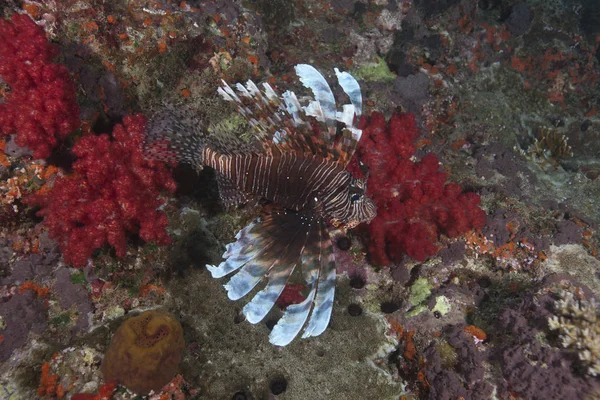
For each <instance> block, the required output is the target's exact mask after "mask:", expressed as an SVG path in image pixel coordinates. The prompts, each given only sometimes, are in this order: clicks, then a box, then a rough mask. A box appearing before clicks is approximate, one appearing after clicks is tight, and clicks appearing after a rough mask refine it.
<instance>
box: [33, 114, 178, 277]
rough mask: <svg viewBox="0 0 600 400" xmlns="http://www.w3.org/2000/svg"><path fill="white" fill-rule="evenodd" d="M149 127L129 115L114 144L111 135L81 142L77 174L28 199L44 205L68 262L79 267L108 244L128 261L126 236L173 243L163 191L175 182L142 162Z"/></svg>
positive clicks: (157, 165)
mask: <svg viewBox="0 0 600 400" xmlns="http://www.w3.org/2000/svg"><path fill="white" fill-rule="evenodd" d="M145 122H146V119H145V117H144V116H143V115H136V116H133V117H131V116H127V117H125V118H124V120H123V125H116V126H115V128H114V130H113V135H112V139H111V137H110V136H108V135H106V134H104V135H100V136H87V137H84V138H82V139H81V140H79V142H77V144H76V145H75V146H74V147H73V153H74V154H75V155H76V156H77V157H78V160H77V161H76V162H75V163H74V165H73V169H74V170H75V173H74V174H73V175H70V176H66V177H61V178H59V179H57V181H56V182H55V184H54V187H53V188H52V190H51V191H50V192H48V193H45V194H40V195H34V196H32V197H31V198H29V199H28V202H29V203H30V204H39V205H41V206H42V209H41V210H40V211H39V212H38V215H40V216H43V217H45V219H44V224H45V225H46V226H47V227H48V230H49V231H50V235H51V236H52V237H53V238H54V239H56V240H57V241H58V243H59V244H60V246H61V250H62V252H63V255H64V257H65V261H67V262H69V263H72V264H73V265H74V266H76V267H81V266H83V265H85V263H86V262H87V259H88V258H89V257H90V255H91V254H92V252H93V251H94V249H98V248H100V247H102V246H103V245H104V244H105V243H108V244H109V245H111V246H112V247H114V248H115V250H116V254H117V256H119V257H123V256H124V255H125V252H126V245H127V239H126V234H127V232H137V233H139V235H140V237H141V238H142V239H143V240H145V241H147V242H150V241H152V242H155V243H157V244H159V245H166V244H169V243H170V238H169V236H168V235H167V233H166V230H165V228H166V227H167V225H168V221H167V217H166V216H165V214H164V213H163V212H161V211H158V208H159V207H160V205H161V204H162V203H161V201H160V200H159V199H158V195H159V193H160V191H161V190H163V189H164V190H167V191H169V192H174V191H175V182H174V181H173V179H172V177H171V173H170V172H169V170H168V169H167V168H166V166H165V165H164V164H163V163H162V162H160V161H150V160H146V159H145V158H144V157H143V155H142V150H141V142H142V140H143V132H144V129H145Z"/></svg>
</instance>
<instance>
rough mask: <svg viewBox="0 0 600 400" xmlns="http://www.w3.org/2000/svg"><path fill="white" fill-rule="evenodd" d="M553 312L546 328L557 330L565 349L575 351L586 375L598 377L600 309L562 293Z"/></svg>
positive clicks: (595, 305) (592, 301) (599, 369)
mask: <svg viewBox="0 0 600 400" xmlns="http://www.w3.org/2000/svg"><path fill="white" fill-rule="evenodd" d="M556 313H557V315H553V316H552V317H550V318H549V319H548V326H549V328H550V329H551V330H555V331H558V333H559V335H560V340H561V344H562V346H563V347H564V348H566V349H573V350H575V351H576V352H577V355H578V357H579V360H580V361H581V363H582V365H583V366H584V367H585V368H586V371H587V373H588V374H590V375H592V376H597V375H598V374H600V308H598V304H597V303H596V300H595V299H591V300H589V301H588V300H585V299H576V298H575V295H573V293H571V292H569V291H566V290H563V291H562V292H561V293H560V299H559V300H558V301H557V302H556Z"/></svg>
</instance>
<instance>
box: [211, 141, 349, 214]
mask: <svg viewBox="0 0 600 400" xmlns="http://www.w3.org/2000/svg"><path fill="white" fill-rule="evenodd" d="M273 153H274V154H272V155H264V154H233V155H221V154H219V153H217V152H215V151H213V150H212V149H211V148H209V147H206V148H205V149H204V157H203V159H204V165H206V166H209V167H211V168H214V169H215V170H216V171H217V173H218V174H222V175H223V176H224V177H226V178H228V179H230V180H231V181H232V182H233V183H234V185H235V187H236V189H237V190H239V191H242V192H244V193H246V194H249V195H254V196H258V197H261V198H264V199H267V200H269V201H272V202H273V203H276V204H278V205H280V206H282V207H285V208H288V209H291V210H294V211H300V210H302V209H304V208H305V207H306V206H307V205H309V204H311V205H315V204H314V200H317V202H318V203H321V204H322V205H323V213H324V216H326V217H330V218H333V219H338V220H344V219H346V218H345V217H349V216H350V215H351V212H350V204H351V202H350V200H349V199H347V198H346V197H347V196H346V194H347V193H348V187H349V185H350V183H351V180H352V177H351V175H350V174H349V173H348V172H347V171H346V169H345V168H344V166H342V165H340V164H339V163H337V162H335V161H331V160H328V159H325V158H323V157H321V156H318V155H314V154H303V153H300V152H279V151H274V152H273Z"/></svg>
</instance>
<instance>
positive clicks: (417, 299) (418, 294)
mask: <svg viewBox="0 0 600 400" xmlns="http://www.w3.org/2000/svg"><path fill="white" fill-rule="evenodd" d="M431 288H432V286H431V285H430V284H429V282H428V281H427V279H426V278H419V279H417V280H416V281H415V283H414V284H413V285H412V286H411V287H410V295H409V297H408V301H410V303H411V304H412V305H413V306H416V305H418V304H421V303H422V302H423V301H425V300H426V299H427V298H428V297H429V295H430V294H431Z"/></svg>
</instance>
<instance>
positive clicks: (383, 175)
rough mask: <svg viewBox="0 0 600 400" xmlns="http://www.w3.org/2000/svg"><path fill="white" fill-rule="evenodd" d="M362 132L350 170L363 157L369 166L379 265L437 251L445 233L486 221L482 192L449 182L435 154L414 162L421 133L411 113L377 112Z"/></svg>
mask: <svg viewBox="0 0 600 400" xmlns="http://www.w3.org/2000/svg"><path fill="white" fill-rule="evenodd" d="M361 128H362V129H363V137H362V139H361V141H360V144H359V147H358V150H357V156H358V157H355V158H354V160H353V162H352V163H351V164H350V168H349V169H350V170H351V171H352V172H353V173H355V174H357V175H358V174H360V172H359V170H360V169H359V167H358V161H361V162H363V163H364V164H365V165H366V166H368V167H369V172H370V178H369V182H368V190H367V194H368V195H369V196H371V198H372V199H373V201H374V202H375V203H376V205H377V217H376V218H375V219H374V220H373V221H372V222H371V224H370V225H369V226H368V230H369V234H370V243H369V254H370V256H371V258H372V260H373V261H374V262H375V263H377V264H380V265H389V264H391V263H392V262H399V261H400V260H401V259H402V256H403V255H404V254H407V255H409V256H410V257H412V258H414V259H415V260H417V261H424V260H425V259H426V258H427V257H430V256H432V255H434V254H435V253H437V251H438V244H437V243H438V240H439V236H440V234H445V235H447V236H449V237H456V236H459V235H461V234H464V233H466V232H468V231H469V230H471V229H474V228H482V227H483V226H484V225H485V220H486V215H485V212H484V211H483V210H482V209H481V208H480V207H479V200H480V199H479V196H478V195H476V194H475V193H463V191H462V188H461V186H460V185H459V184H457V183H447V182H446V180H447V174H445V173H444V172H442V171H440V167H439V162H438V159H437V157H436V156H435V155H434V154H428V155H426V156H425V157H423V159H422V160H421V161H417V162H414V161H411V159H410V158H411V157H412V156H413V155H414V153H415V145H414V141H415V139H416V138H417V136H418V135H419V132H418V129H417V127H416V124H415V119H414V116H413V115H412V114H405V113H400V112H397V113H395V114H394V115H393V116H392V117H391V118H390V120H389V122H388V123H387V124H386V121H385V117H384V116H383V115H382V114H380V113H373V114H372V115H371V117H370V118H364V119H363V120H361Z"/></svg>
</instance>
